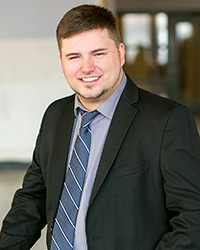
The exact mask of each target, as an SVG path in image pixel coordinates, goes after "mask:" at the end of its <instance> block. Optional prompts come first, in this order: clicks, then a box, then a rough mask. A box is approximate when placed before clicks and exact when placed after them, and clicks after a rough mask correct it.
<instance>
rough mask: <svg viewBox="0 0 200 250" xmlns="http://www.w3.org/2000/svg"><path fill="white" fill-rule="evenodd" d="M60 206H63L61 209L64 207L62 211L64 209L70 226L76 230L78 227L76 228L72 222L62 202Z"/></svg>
mask: <svg viewBox="0 0 200 250" xmlns="http://www.w3.org/2000/svg"><path fill="white" fill-rule="evenodd" d="M60 205H61V207H62V209H63V211H64V213H65V215H66V216H67V219H68V220H69V222H70V224H71V225H72V227H73V228H74V229H75V228H76V227H75V225H74V223H73V222H72V220H71V219H70V217H69V214H68V213H67V211H66V209H65V207H64V206H63V203H62V201H60Z"/></svg>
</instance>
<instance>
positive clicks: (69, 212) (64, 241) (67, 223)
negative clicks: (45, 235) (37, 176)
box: [51, 110, 99, 250]
mask: <svg viewBox="0 0 200 250" xmlns="http://www.w3.org/2000/svg"><path fill="white" fill-rule="evenodd" d="M81 113H82V122H81V128H80V132H79V135H78V137H77V139H76V142H75V146H74V149H73V152H72V157H71V161H70V164H69V166H68V170H67V173H66V178H65V182H64V186H63V191H62V195H61V199H60V203H59V208H58V212H57V215H56V219H55V222H54V229H53V235H52V242H51V250H57V249H61V250H68V249H73V244H74V233H75V229H76V219H77V215H78V210H79V205H80V200H81V194H82V190H83V186H84V180H85V174H86V171H87V163H88V158H89V154H90V143H91V130H90V123H91V122H92V120H93V119H94V118H95V117H96V115H97V114H98V113H99V112H98V111H97V110H94V111H92V112H84V111H83V110H81Z"/></svg>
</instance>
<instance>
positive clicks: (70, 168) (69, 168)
mask: <svg viewBox="0 0 200 250" xmlns="http://www.w3.org/2000/svg"><path fill="white" fill-rule="evenodd" d="M69 170H70V172H71V173H72V176H73V178H74V180H75V182H76V184H77V186H78V188H79V189H80V190H81V191H82V190H83V189H82V187H81V186H80V184H79V183H78V181H77V179H76V176H75V174H74V172H73V170H72V168H71V166H70V165H69Z"/></svg>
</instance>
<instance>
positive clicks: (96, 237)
mask: <svg viewBox="0 0 200 250" xmlns="http://www.w3.org/2000/svg"><path fill="white" fill-rule="evenodd" d="M89 239H90V240H98V239H99V237H98V236H91V237H90V238H89Z"/></svg>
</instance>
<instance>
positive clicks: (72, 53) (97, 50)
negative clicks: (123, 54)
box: [66, 48, 108, 57]
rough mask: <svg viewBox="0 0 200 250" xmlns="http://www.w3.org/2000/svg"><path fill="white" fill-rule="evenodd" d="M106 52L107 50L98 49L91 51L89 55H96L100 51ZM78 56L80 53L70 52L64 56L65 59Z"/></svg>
mask: <svg viewBox="0 0 200 250" xmlns="http://www.w3.org/2000/svg"><path fill="white" fill-rule="evenodd" d="M107 50H108V48H99V49H94V50H92V51H91V53H97V52H100V51H107ZM80 54H81V53H78V52H71V53H68V54H66V57H70V56H78V55H80Z"/></svg>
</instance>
